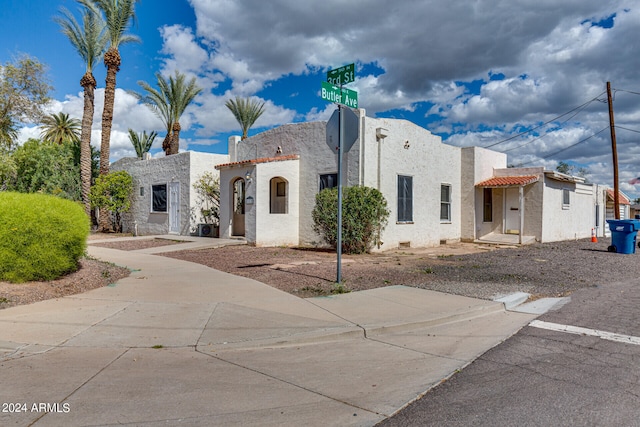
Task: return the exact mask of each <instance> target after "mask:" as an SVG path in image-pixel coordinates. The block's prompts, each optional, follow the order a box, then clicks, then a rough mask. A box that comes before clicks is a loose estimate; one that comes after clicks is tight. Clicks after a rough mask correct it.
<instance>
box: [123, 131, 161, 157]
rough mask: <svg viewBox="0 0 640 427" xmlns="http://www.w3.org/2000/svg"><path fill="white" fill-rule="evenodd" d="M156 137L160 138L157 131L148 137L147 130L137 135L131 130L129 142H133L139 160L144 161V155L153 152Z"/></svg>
mask: <svg viewBox="0 0 640 427" xmlns="http://www.w3.org/2000/svg"><path fill="white" fill-rule="evenodd" d="M156 136H158V133H157V132H156V131H151V133H150V134H149V135H147V131H146V130H145V131H143V132H142V133H135V132H134V131H133V129H131V128H129V141H131V145H133V148H134V149H135V150H136V154H137V155H138V158H139V159H142V157H143V156H144V153H147V152H149V150H151V146H152V145H153V141H154V140H155V139H156Z"/></svg>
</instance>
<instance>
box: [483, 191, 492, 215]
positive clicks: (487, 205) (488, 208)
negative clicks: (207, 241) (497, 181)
mask: <svg viewBox="0 0 640 427" xmlns="http://www.w3.org/2000/svg"><path fill="white" fill-rule="evenodd" d="M482 198H483V205H484V211H483V215H482V221H484V222H493V190H492V189H491V188H484V189H483V197H482Z"/></svg>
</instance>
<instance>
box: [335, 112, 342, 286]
mask: <svg viewBox="0 0 640 427" xmlns="http://www.w3.org/2000/svg"><path fill="white" fill-rule="evenodd" d="M342 111H343V107H342V105H341V104H338V113H339V120H338V126H339V128H340V133H339V137H338V237H337V239H336V252H337V254H338V259H337V264H338V268H337V272H336V276H337V277H336V283H338V284H340V283H342V140H343V139H344V136H343V133H344V120H342V119H343V113H342Z"/></svg>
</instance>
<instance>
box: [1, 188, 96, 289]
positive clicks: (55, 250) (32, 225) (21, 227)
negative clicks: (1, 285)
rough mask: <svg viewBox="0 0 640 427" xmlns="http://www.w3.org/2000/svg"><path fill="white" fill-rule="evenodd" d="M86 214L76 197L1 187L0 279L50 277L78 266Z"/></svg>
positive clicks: (87, 229)
mask: <svg viewBox="0 0 640 427" xmlns="http://www.w3.org/2000/svg"><path fill="white" fill-rule="evenodd" d="M88 234H89V218H88V217H87V215H85V213H84V209H83V208H82V206H81V205H80V204H78V203H76V202H72V201H70V200H65V199H62V198H60V197H55V196H49V195H45V194H22V193H14V192H0V280H2V281H9V282H15V283H21V282H26V281H32V280H42V281H44V280H53V279H56V278H58V277H60V276H62V275H64V274H66V273H70V272H73V271H76V270H77V269H78V260H79V259H80V257H81V256H82V255H83V254H84V251H85V248H86V242H87V236H88Z"/></svg>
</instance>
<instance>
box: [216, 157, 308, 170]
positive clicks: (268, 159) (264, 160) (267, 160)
mask: <svg viewBox="0 0 640 427" xmlns="http://www.w3.org/2000/svg"><path fill="white" fill-rule="evenodd" d="M299 158H300V155H299V154H287V155H286V156H276V157H260V158H258V159H250V160H243V161H241V162H231V163H223V164H221V165H217V166H216V169H218V170H220V169H223V168H232V167H234V166H246V165H257V164H258V163H271V162H282V161H285V160H298V159H299Z"/></svg>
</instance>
